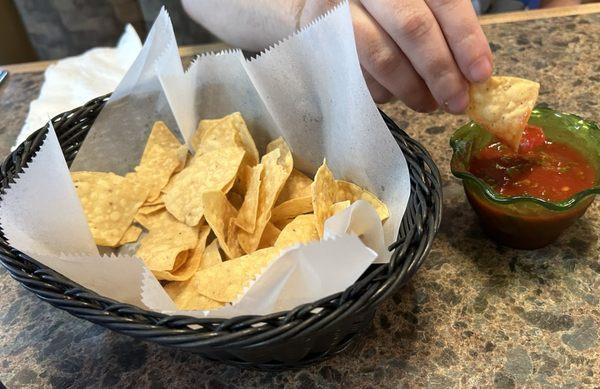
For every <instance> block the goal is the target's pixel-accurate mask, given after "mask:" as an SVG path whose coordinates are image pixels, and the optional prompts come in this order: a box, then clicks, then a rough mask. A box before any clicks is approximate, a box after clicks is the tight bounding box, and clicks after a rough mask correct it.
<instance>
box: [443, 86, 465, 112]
mask: <svg viewBox="0 0 600 389" xmlns="http://www.w3.org/2000/svg"><path fill="white" fill-rule="evenodd" d="M468 105H469V94H468V93H467V92H466V91H461V92H460V93H459V94H457V95H455V96H453V97H452V98H450V99H449V100H446V101H444V110H445V111H446V112H448V113H451V114H455V115H458V114H461V113H464V112H465V111H466V110H467V106H468Z"/></svg>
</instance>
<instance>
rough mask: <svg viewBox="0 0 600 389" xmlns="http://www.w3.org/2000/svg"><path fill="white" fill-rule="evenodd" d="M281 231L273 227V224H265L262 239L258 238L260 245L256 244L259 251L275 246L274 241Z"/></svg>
mask: <svg viewBox="0 0 600 389" xmlns="http://www.w3.org/2000/svg"><path fill="white" fill-rule="evenodd" d="M280 233H281V230H280V229H279V228H277V227H275V226H274V225H273V223H267V225H266V226H265V230H264V231H263V234H262V237H261V238H260V243H259V244H258V248H259V249H264V248H266V247H272V246H275V241H277V238H278V237H279V234H280Z"/></svg>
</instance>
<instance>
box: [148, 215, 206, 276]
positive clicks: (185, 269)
mask: <svg viewBox="0 0 600 389" xmlns="http://www.w3.org/2000/svg"><path fill="white" fill-rule="evenodd" d="M209 233H210V227H208V226H206V225H204V226H202V227H200V233H199V234H198V243H197V244H196V247H195V248H194V249H193V250H189V251H188V253H187V256H186V257H185V259H184V260H182V263H181V264H179V266H175V268H174V269H173V270H170V271H169V270H156V271H154V272H153V273H154V275H155V276H156V278H157V279H159V280H168V281H185V280H189V279H190V278H192V276H193V275H194V274H196V272H197V271H198V269H199V268H200V264H201V263H202V258H203V256H204V249H205V247H206V238H207V237H208V234H209Z"/></svg>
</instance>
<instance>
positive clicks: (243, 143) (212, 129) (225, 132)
mask: <svg viewBox="0 0 600 389" xmlns="http://www.w3.org/2000/svg"><path fill="white" fill-rule="evenodd" d="M191 144H192V147H193V148H194V150H196V152H197V153H204V152H207V151H211V150H214V149H218V148H222V147H232V146H240V147H242V148H243V149H244V150H245V151H246V156H245V159H244V161H245V163H246V164H247V165H249V166H254V165H256V164H257V163H258V150H257V149H256V145H255V144H254V139H252V135H250V131H248V127H247V126H246V122H245V121H244V118H243V117H242V115H241V114H240V113H239V112H234V113H232V114H230V115H227V116H225V117H223V118H221V119H214V120H201V121H200V123H199V124H198V129H197V130H196V133H195V134H194V135H193V136H192V139H191Z"/></svg>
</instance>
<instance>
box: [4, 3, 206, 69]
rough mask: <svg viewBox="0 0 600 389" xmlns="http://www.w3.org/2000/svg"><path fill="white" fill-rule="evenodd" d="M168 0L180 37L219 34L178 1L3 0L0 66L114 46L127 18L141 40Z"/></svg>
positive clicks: (185, 41) (191, 39) (190, 39)
mask: <svg viewBox="0 0 600 389" xmlns="http://www.w3.org/2000/svg"><path fill="white" fill-rule="evenodd" d="M162 5H165V7H166V8H167V10H168V11H169V14H170V16H171V19H172V20H173V26H174V29H175V34H176V36H177V42H178V43H179V45H180V46H182V45H197V44H202V43H211V42H215V41H216V40H217V39H216V38H215V37H214V36H212V35H211V34H210V33H209V32H208V31H206V30H205V29H203V28H202V27H201V26H199V25H198V24H196V23H194V21H193V20H192V19H190V18H189V16H188V15H187V14H186V13H185V11H184V10H183V8H182V7H181V1H180V0H0V36H1V37H10V39H0V65H3V64H10V63H20V62H30V61H36V60H51V59H58V58H63V57H67V56H71V55H76V54H80V53H82V52H84V51H85V50H87V49H89V48H92V47H97V46H114V45H115V44H116V42H117V40H118V39H119V36H120V35H121V34H122V33H123V29H124V28H125V25H126V24H127V23H130V24H131V25H133V27H134V28H135V30H136V31H137V33H138V35H139V36H140V38H141V39H142V42H143V40H144V38H145V37H146V34H147V32H148V30H149V29H150V27H151V25H152V22H153V21H154V19H155V18H156V15H158V12H159V10H160V7H161V6H162Z"/></svg>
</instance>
